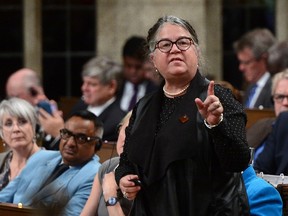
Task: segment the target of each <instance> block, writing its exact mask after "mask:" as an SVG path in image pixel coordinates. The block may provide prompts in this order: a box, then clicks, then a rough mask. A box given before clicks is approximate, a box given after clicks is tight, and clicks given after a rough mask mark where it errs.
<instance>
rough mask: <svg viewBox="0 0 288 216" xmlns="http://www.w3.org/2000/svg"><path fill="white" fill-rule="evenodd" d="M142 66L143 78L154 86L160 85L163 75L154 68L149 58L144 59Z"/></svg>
mask: <svg viewBox="0 0 288 216" xmlns="http://www.w3.org/2000/svg"><path fill="white" fill-rule="evenodd" d="M142 68H143V70H144V72H145V78H146V79H147V80H150V81H152V82H153V83H154V84H155V85H156V86H160V84H161V82H163V77H162V76H161V74H160V73H159V72H158V71H157V70H156V68H155V67H154V65H153V63H152V62H151V60H150V59H149V58H147V59H146V60H145V61H144V63H143V67H142Z"/></svg>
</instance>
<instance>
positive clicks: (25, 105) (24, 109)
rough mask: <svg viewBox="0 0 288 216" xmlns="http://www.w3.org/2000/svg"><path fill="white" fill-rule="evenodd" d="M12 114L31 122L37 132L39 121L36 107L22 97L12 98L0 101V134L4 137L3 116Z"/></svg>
mask: <svg viewBox="0 0 288 216" xmlns="http://www.w3.org/2000/svg"><path fill="white" fill-rule="evenodd" d="M5 115H10V116H13V117H17V118H23V119H25V120H27V121H28V122H30V123H31V125H32V128H33V131H34V133H36V124H37V123H38V118H37V113H36V110H35V108H34V107H33V106H32V105H31V104H30V103H29V102H27V101H26V100H23V99H21V98H15V97H14V98H10V99H8V100H3V101H2V102H1V103H0V136H1V137H2V138H3V123H4V122H3V118H4V116H5Z"/></svg>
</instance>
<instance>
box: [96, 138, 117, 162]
mask: <svg viewBox="0 0 288 216" xmlns="http://www.w3.org/2000/svg"><path fill="white" fill-rule="evenodd" d="M96 154H97V155H98V156H99V157H100V162H101V163H103V162H104V161H106V160H108V159H110V158H111V157H115V156H118V154H117V150H116V142H105V143H103V145H102V147H101V149H100V151H98V152H96Z"/></svg>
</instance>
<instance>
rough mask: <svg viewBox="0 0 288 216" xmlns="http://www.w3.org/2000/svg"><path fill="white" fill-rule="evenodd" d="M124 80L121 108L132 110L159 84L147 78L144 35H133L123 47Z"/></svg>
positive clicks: (120, 95)
mask: <svg viewBox="0 0 288 216" xmlns="http://www.w3.org/2000/svg"><path fill="white" fill-rule="evenodd" d="M122 59H123V82H122V85H121V87H120V90H119V93H118V96H117V97H119V99H120V106H121V109H122V110H124V111H129V110H131V109H132V108H133V107H134V106H135V104H136V103H137V101H138V100H139V99H140V98H142V97H143V96H144V95H146V94H147V93H149V92H152V91H154V90H155V89H156V88H157V86H156V85H155V84H154V83H153V82H152V81H150V80H148V79H146V77H145V71H144V70H143V64H144V62H145V59H146V40H145V38H143V37H139V36H131V37H130V38H128V39H127V40H126V42H125V44H124V46H123V49H122Z"/></svg>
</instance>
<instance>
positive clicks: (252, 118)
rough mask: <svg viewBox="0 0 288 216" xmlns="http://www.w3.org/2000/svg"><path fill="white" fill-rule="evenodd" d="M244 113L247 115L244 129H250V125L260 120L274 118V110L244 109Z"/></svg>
mask: <svg viewBox="0 0 288 216" xmlns="http://www.w3.org/2000/svg"><path fill="white" fill-rule="evenodd" d="M245 112H246V114H247V124H246V128H249V127H251V125H252V124H254V123H255V122H256V121H258V120H260V119H263V118H273V117H275V113H274V110H272V109H262V110H260V109H245Z"/></svg>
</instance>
